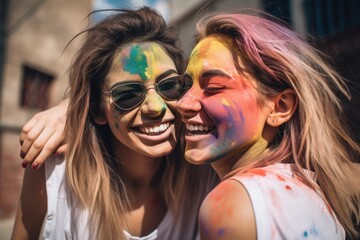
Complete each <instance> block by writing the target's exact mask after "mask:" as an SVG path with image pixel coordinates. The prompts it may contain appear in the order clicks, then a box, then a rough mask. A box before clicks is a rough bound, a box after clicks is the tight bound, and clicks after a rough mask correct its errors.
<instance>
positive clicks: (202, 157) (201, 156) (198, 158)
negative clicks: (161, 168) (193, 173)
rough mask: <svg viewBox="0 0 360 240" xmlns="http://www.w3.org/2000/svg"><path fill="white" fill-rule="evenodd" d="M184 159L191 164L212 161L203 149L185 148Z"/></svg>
mask: <svg viewBox="0 0 360 240" xmlns="http://www.w3.org/2000/svg"><path fill="white" fill-rule="evenodd" d="M185 159H186V161H188V162H189V163H191V164H195V165H201V164H207V163H210V162H211V161H212V159H211V157H210V156H209V154H208V152H207V151H204V149H202V150H200V149H186V150H185Z"/></svg>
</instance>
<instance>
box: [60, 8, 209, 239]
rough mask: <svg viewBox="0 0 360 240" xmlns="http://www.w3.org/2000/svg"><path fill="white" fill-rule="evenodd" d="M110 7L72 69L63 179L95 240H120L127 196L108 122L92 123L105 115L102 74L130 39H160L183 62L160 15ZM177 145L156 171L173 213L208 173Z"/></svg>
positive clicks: (180, 66)
mask: <svg viewBox="0 0 360 240" xmlns="http://www.w3.org/2000/svg"><path fill="white" fill-rule="evenodd" d="M114 11H118V12H117V13H116V14H113V15H111V16H109V17H107V18H106V19H105V20H103V21H102V22H100V23H98V24H96V25H94V26H92V27H89V28H88V29H87V30H85V31H84V32H82V33H85V34H86V37H85V41H84V44H83V46H82V48H81V49H80V50H79V51H78V53H77V55H76V58H75V60H74V61H73V63H72V66H71V68H70V101H69V108H68V113H67V120H66V126H65V138H66V140H67V142H68V145H69V147H68V151H67V152H66V183H67V187H68V191H69V193H70V194H69V195H70V199H69V200H70V204H71V205H72V206H74V208H76V209H77V210H79V211H82V210H86V211H87V212H88V213H89V218H90V224H89V228H90V234H92V233H94V234H95V236H96V237H95V238H96V239H117V240H118V239H124V238H125V236H124V234H123V230H124V229H125V228H126V226H127V223H126V218H125V213H126V211H127V210H129V208H130V200H131V199H130V197H129V195H128V193H127V190H126V186H125V182H124V181H123V178H122V176H121V174H120V173H119V169H118V164H117V161H119V160H118V159H115V157H114V156H113V152H112V145H111V142H110V139H111V138H112V137H113V135H112V133H111V130H110V128H109V126H108V125H106V126H100V125H97V124H96V123H95V121H94V117H96V116H99V115H100V114H103V112H102V105H101V100H102V97H101V93H102V90H103V84H104V79H105V76H106V75H107V73H108V71H109V68H110V65H111V62H112V60H113V58H114V55H115V53H116V52H117V49H119V47H120V46H122V45H124V44H126V43H130V42H145V41H147V42H149V41H152V42H156V43H158V44H159V45H161V46H162V47H163V49H165V51H166V52H167V53H168V55H169V57H170V58H171V59H172V60H173V61H174V63H175V65H176V67H177V70H178V72H179V73H182V72H183V70H184V62H183V58H182V52H181V51H180V50H179V48H178V47H177V40H176V34H174V32H173V31H172V29H170V28H168V27H167V26H166V23H165V21H164V20H163V18H162V17H161V16H160V15H159V14H158V13H156V12H155V11H153V10H151V9H150V8H146V7H144V8H141V9H139V10H134V11H131V10H114ZM82 33H80V34H82ZM80 34H79V35H80ZM178 119H180V118H178ZM177 123H178V125H177V126H176V128H177V131H178V133H179V132H180V128H181V127H182V126H181V123H180V120H179V121H178V122H177ZM178 136H179V134H178ZM181 146H182V145H180V144H178V147H176V148H175V150H174V151H173V152H172V153H171V154H169V155H168V156H164V162H163V167H162V168H161V170H160V171H162V179H161V189H162V194H163V196H164V198H165V201H166V203H167V206H168V207H169V209H170V210H171V211H172V212H173V213H174V214H175V216H176V214H177V210H178V209H179V206H180V204H183V201H185V199H187V201H188V202H189V201H190V202H191V198H192V197H193V196H195V195H198V194H199V191H200V190H201V187H202V186H200V185H199V181H198V180H199V179H200V178H201V174H202V173H201V172H203V173H208V171H204V168H199V167H196V169H195V168H194V167H192V166H190V165H189V164H188V163H186V161H184V160H183V158H182V156H183V149H182V147H181ZM207 169H210V168H207ZM199 174H200V175H199ZM76 209H75V210H76Z"/></svg>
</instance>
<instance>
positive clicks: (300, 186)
mask: <svg viewBox="0 0 360 240" xmlns="http://www.w3.org/2000/svg"><path fill="white" fill-rule="evenodd" d="M307 173H308V174H310V175H309V176H312V175H313V173H312V172H310V171H308V172H307ZM232 179H235V180H237V181H239V182H240V183H242V184H243V186H244V187H245V188H246V190H247V192H248V194H249V196H250V199H251V202H252V206H253V210H254V214H255V222H256V231H257V232H256V234H257V239H259V240H267V239H269V240H276V239H324V240H336V239H345V231H344V228H343V227H342V226H341V225H340V223H339V222H338V220H337V218H336V216H335V213H334V212H333V211H332V210H331V208H330V206H329V205H328V204H327V203H326V202H324V200H323V199H322V198H321V197H320V196H319V194H317V193H316V192H315V191H314V190H312V189H311V188H309V187H308V186H307V185H305V184H304V183H303V182H302V181H301V180H300V179H299V178H298V177H296V176H295V175H294V174H293V173H292V171H291V164H275V165H273V166H267V167H264V168H256V169H252V170H249V171H248V172H246V173H244V174H242V175H240V176H234V177H232Z"/></svg>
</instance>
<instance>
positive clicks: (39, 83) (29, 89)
mask: <svg viewBox="0 0 360 240" xmlns="http://www.w3.org/2000/svg"><path fill="white" fill-rule="evenodd" d="M53 79H54V76H51V75H49V74H46V73H43V72H41V71H39V70H36V69H34V68H31V67H29V66H24V67H23V79H22V89H21V107H24V108H31V109H41V110H42V109H45V108H47V106H48V103H49V89H50V85H51V82H52V80H53Z"/></svg>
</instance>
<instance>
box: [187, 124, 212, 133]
mask: <svg viewBox="0 0 360 240" xmlns="http://www.w3.org/2000/svg"><path fill="white" fill-rule="evenodd" d="M186 128H187V130H189V131H191V132H192V131H200V132H203V131H205V132H208V131H209V130H210V131H211V130H213V129H214V128H215V127H214V126H207V125H203V124H188V123H187V124H186Z"/></svg>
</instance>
